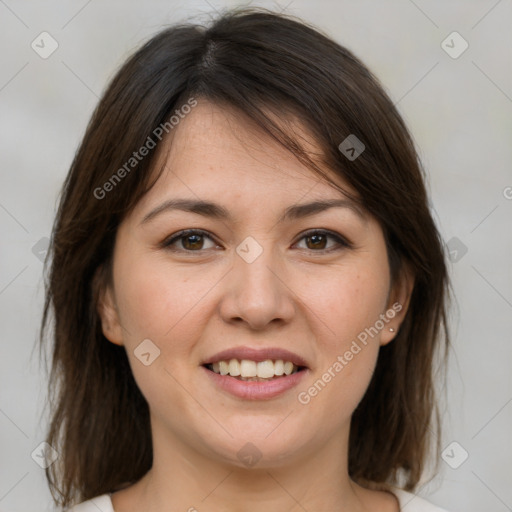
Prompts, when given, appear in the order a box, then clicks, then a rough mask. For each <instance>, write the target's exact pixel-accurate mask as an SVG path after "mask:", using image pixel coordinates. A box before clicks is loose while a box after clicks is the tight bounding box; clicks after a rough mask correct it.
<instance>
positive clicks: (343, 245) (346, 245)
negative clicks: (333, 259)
mask: <svg viewBox="0 0 512 512" xmlns="http://www.w3.org/2000/svg"><path fill="white" fill-rule="evenodd" d="M191 235H201V236H204V237H206V238H209V239H210V240H212V242H215V240H214V239H213V238H212V237H211V236H210V234H209V233H208V232H207V231H204V230H202V229H185V230H183V231H179V232H178V233H176V234H174V235H171V236H170V237H169V238H167V239H166V240H164V241H163V242H162V244H161V247H162V248H163V249H167V250H170V251H174V252H185V253H190V254H193V253H202V252H204V251H205V250H208V249H198V250H197V251H191V250H187V249H173V248H171V246H172V245H173V244H174V243H175V242H177V241H179V240H181V239H184V238H186V237H187V236H191ZM313 235H325V236H328V237H330V238H332V239H334V240H335V241H336V243H337V244H338V247H335V248H331V249H321V250H318V251H317V250H314V249H306V250H309V251H311V252H313V253H317V254H327V253H330V252H333V251H339V250H343V249H352V248H353V244H352V243H351V242H349V241H348V240H347V239H346V238H343V237H342V236H341V235H338V234H337V233H334V232H332V231H328V230H325V229H312V230H309V231H306V232H305V233H302V236H301V238H300V239H299V241H301V240H303V239H304V238H307V237H309V236H313ZM215 243H217V242H215Z"/></svg>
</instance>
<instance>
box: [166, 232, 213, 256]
mask: <svg viewBox="0 0 512 512" xmlns="http://www.w3.org/2000/svg"><path fill="white" fill-rule="evenodd" d="M206 239H209V240H211V241H212V242H213V239H212V238H211V237H210V236H209V235H207V234H206V232H204V231H201V230H197V229H189V230H185V231H180V232H179V233H176V234H175V235H173V236H172V237H171V238H169V239H168V240H166V241H165V242H163V244H162V247H164V248H167V249H170V250H172V251H184V252H199V251H201V250H206V249H211V248H212V247H213V246H214V245H215V244H212V246H211V247H204V244H205V240H206ZM178 244H179V245H178Z"/></svg>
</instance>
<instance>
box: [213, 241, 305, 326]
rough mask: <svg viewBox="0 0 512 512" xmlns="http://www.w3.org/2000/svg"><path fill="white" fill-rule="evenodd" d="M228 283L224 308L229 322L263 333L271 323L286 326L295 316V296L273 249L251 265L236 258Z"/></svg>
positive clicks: (222, 306) (264, 252)
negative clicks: (241, 324)
mask: <svg viewBox="0 0 512 512" xmlns="http://www.w3.org/2000/svg"><path fill="white" fill-rule="evenodd" d="M288 281H289V280H288ZM225 283H226V284H225V286H226V288H225V290H224V293H223V296H222V301H221V305H220V314H221V316H222V318H223V319H224V321H225V322H228V323H245V324H246V325H247V326H249V328H250V329H253V330H261V329H265V328H266V327H267V326H268V325H269V324H271V323H274V324H279V323H282V324H286V323H288V322H290V320H291V319H292V318H293V315H294V314H295V305H294V297H295V294H294V293H293V290H292V289H291V286H290V283H289V282H288V283H287V278H286V275H285V269H284V268H283V265H280V262H279V261H278V260H277V257H274V256H273V254H272V252H271V250H270V249H264V250H263V252H262V253H261V254H260V256H259V257H258V258H257V259H256V260H255V261H252V262H251V263H249V262H247V261H246V260H244V259H243V258H242V257H240V256H239V255H238V254H235V262H234V265H233V267H232V269H231V271H230V272H229V274H228V275H227V276H226V281H225Z"/></svg>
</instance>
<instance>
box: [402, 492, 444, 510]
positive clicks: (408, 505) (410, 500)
mask: <svg viewBox="0 0 512 512" xmlns="http://www.w3.org/2000/svg"><path fill="white" fill-rule="evenodd" d="M392 492H393V494H394V495H395V496H396V497H397V498H398V502H399V503H400V511H401V512H402V511H403V512H448V511H447V510H445V509H444V508H439V507H437V506H436V505H432V503H430V502H428V501H427V500H425V499H423V498H420V497H419V496H416V495H415V494H412V493H410V492H407V491H404V490H402V489H393V490H392Z"/></svg>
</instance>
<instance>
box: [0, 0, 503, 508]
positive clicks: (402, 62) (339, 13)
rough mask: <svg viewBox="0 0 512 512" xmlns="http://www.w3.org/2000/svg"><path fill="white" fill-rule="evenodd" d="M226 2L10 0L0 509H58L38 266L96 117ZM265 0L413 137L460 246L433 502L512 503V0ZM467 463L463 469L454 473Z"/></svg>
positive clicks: (0, 268) (445, 230) (1, 270)
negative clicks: (342, 54) (353, 57)
mask: <svg viewBox="0 0 512 512" xmlns="http://www.w3.org/2000/svg"><path fill="white" fill-rule="evenodd" d="M230 5H239V3H238V2H229V1H225V2H221V1H214V0H211V1H210V0H209V1H206V0H196V1H191V2H188V3H187V4H186V5H185V3H182V2H174V1H172V0H168V1H165V2H164V1H157V0H152V1H146V2H134V1H130V2H121V1H108V2H105V1H99V0H90V1H87V0H73V1H69V0H68V1H63V0H61V1H47V2H44V3H43V2H36V1H23V2H22V1H16V0H0V41H1V48H2V53H1V56H2V57H1V58H2V65H1V66H0V106H1V117H0V145H1V152H0V176H1V182H0V183H1V186H0V228H1V233H2V236H1V239H0V243H1V251H0V258H1V259H0V315H1V323H0V329H1V331H2V342H1V343H2V344H1V347H2V353H1V357H0V368H1V375H0V393H1V394H0V436H1V437H0V511H2V512H6V511H11V512H13V511H27V510H33V511H35V510H44V509H47V510H51V500H50V495H49V491H48V490H47V488H46V482H45V478H44V473H43V470H42V469H41V468H40V467H39V466H38V465H37V464H36V463H35V462H34V461H33V460H32V458H31V453H32V451H33V450H34V449H36V447H37V446H38V445H39V444H40V442H41V441H42V439H43V432H44V431H45V421H46V420H45V419H44V417H43V418H42V420H41V414H42V410H43V404H44V399H45V377H44V373H43V371H42V370H41V368H40V366H39V363H38V358H37V352H34V353H33V354H32V349H33V347H34V343H35V339H36V335H37V332H38V326H39V320H40V315H41V310H42V286H41V278H42V273H41V271H42V263H41V261H40V258H39V257H37V255H36V254H34V252H33V247H34V246H36V249H35V250H34V251H35V252H36V253H37V248H38V247H42V250H43V251H44V237H48V236H49V234H50V229H51V225H52V221H53V217H54V214H55V207H56V200H57V196H58V193H59V190H60V187H61V185H62V182H63V180H64V177H65V175H66V173H67V170H68V167H69V165H70V163H71V159H72V157H73V154H74V151H75V150H76V147H77V145H78V143H79V141H80V138H81V136H82V135H83V133H84V130H85V126H86V123H87V121H88V119H89V117H90V114H91V112H92V109H93V108H94V106H95V105H96V103H97V101H98V97H99V96H100V94H101V93H102V91H103V89H104V87H105V85H106V83H107V81H108V79H109V78H110V77H111V76H112V75H113V73H114V72H115V70H116V69H117V67H118V66H119V65H120V64H121V63H122V62H123V60H124V59H125V58H126V57H127V56H128V55H129V54H130V53H131V52H132V50H133V49H135V47H137V46H138V45H139V44H140V43H142V42H143V41H144V40H146V39H147V38H148V37H149V36H151V35H152V34H154V33H155V32H156V31H158V30H160V29H161V28H163V27H164V26H165V25H167V24H169V23H174V22H177V21H184V20H186V19H187V18H190V17H192V18H193V19H196V20H197V19H199V20H203V21H206V20H207V19H208V13H211V12H215V10H216V9H221V8H222V7H225V6H230ZM252 5H261V6H265V7H268V8H271V9H273V10H277V11H282V10H284V11H285V12H287V13H289V14H294V15H297V16H300V17H303V18H304V19H305V20H307V21H309V22H312V23H314V24H315V25H317V26H318V27H319V28H321V29H322V30H324V31H325V32H327V33H328V34H329V35H330V36H332V37H333V38H334V39H336V40H337V41H338V42H340V43H341V44H344V45H346V46H347V47H349V48H350V49H352V50H353V51H354V52H355V53H356V54H357V55H358V56H359V57H361V58H362V60H363V61H364V62H365V63H366V64H367V65H368V66H369V67H370V69H372V70H373V71H374V72H375V73H376V75H377V76H378V77H379V78H380V79H381V81H382V83H383V85H384V86H385V88H386V89H387V91H388V92H389V94H390V95H391V97H392V98H393V100H394V101H395V102H396V103H397V105H398V108H399V110H400V112H401V113H402V114H403V116H404V118H405V120H406V122H407V123H408V125H409V126H410V128H411V130H412V133H413V134H414V136H415V139H416V142H417V145H418V147H419V150H420V154H421V157H422V159H423V161H424V164H425V167H426V169H427V171H428V174H429V183H428V186H429V189H430V193H431V198H432V207H433V211H434V215H435V218H436V220H437V222H438V225H439V228H440V230H441V233H442V235H443V238H444V239H445V241H446V242H447V243H448V246H449V247H450V249H451V250H452V258H453V261H452V262H451V264H450V268H451V275H452V279H453V283H454V289H455V293H456V304H455V308H454V310H453V315H452V322H451V324H452V329H453V342H454V343H453V344H454V347H453V352H452V357H451V362H450V370H449V379H448V400H447V403H446V404H445V411H444V414H443V421H444V424H445V435H444V437H443V447H449V448H448V450H447V451H446V452H445V458H446V461H445V460H441V469H442V472H441V474H440V476H439V477H438V478H436V479H435V480H434V481H432V482H431V483H430V484H428V485H425V486H422V487H421V489H420V490H419V494H421V495H423V496H427V497H428V499H429V500H430V501H432V502H434V503H436V504H438V505H441V506H443V507H445V508H447V509H449V510H451V511H453V512H456V511H465V512H477V511H478V512H480V511H482V510H493V511H496V512H501V511H506V510H512V467H511V466H512V462H511V461H512V437H511V435H510V431H511V428H510V427H511V424H512V403H511V402H512V385H511V376H510V375H511V372H510V367H511V364H510V363H511V362H512V357H511V356H512V344H511V343H510V338H511V336H510V332H511V331H512V286H511V285H512V270H511V268H512V264H511V255H512V229H511V222H510V220H511V218H512V171H511V163H512V145H511V141H512V137H511V135H512V133H511V131H512V129H511V114H512V73H511V67H512V27H511V23H512V3H511V1H510V0H501V1H496V0H485V1H484V0H481V1H449V2H447V1H441V0H437V1H421V0H415V1H412V0H393V1H387V2H378V1H376V0H374V1H357V2H356V1H348V0H345V1H339V2H334V1H329V0H318V1H315V2H307V1H304V0H292V1H290V0H283V1H282V2H280V3H275V2H253V3H252ZM43 31H47V32H49V33H50V34H51V36H52V37H53V38H54V39H55V40H56V41H57V42H58V45H59V46H58V48H57V50H56V51H55V52H54V53H53V54H52V55H51V56H49V57H48V58H47V59H43V58H41V57H40V56H39V55H38V54H37V53H36V52H35V51H34V50H33V49H32V48H31V43H32V41H34V40H35V41H36V43H37V42H38V41H39V44H40V45H41V43H40V39H41V38H39V37H38V36H39V34H40V33H41V32H43ZM453 31H457V32H458V33H459V34H460V35H461V36H462V37H463V38H464V40H466V41H467V42H468V44H469V47H468V49H467V50H466V51H465V52H464V53H462V54H461V55H460V56H458V57H457V58H452V57H451V56H450V55H448V53H447V52H446V51H445V50H444V49H443V47H442V45H441V43H442V41H443V40H445V38H446V37H447V36H448V35H449V34H451V33H452V32H453ZM447 44H448V45H450V46H452V47H453V48H452V49H451V50H450V51H451V52H452V54H453V52H458V51H460V49H461V48H462V46H461V44H462V41H461V40H457V38H455V39H453V36H452V37H451V38H448V40H447ZM45 48H49V45H48V42H47V43H46V44H45ZM42 238H43V241H42V242H40V240H41V239H42ZM38 243H39V245H36V244H38ZM464 248H466V249H467V252H466V253H464V251H465V250H466V249H464ZM40 253H41V249H40V251H39V254H40ZM452 442H456V443H458V444H456V445H451V446H449V445H450V443H452ZM465 452H467V453H468V454H469V457H468V458H467V460H465V461H464V462H463V463H462V464H461V465H460V466H459V467H458V468H457V469H454V468H452V467H450V465H449V464H451V466H457V465H458V464H460V463H461V462H462V461H463V458H464V454H465ZM448 462H449V464H448Z"/></svg>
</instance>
